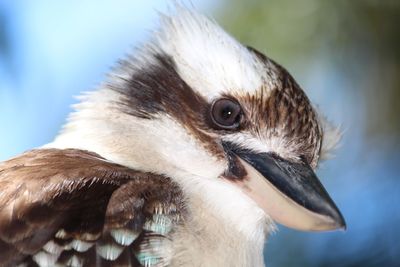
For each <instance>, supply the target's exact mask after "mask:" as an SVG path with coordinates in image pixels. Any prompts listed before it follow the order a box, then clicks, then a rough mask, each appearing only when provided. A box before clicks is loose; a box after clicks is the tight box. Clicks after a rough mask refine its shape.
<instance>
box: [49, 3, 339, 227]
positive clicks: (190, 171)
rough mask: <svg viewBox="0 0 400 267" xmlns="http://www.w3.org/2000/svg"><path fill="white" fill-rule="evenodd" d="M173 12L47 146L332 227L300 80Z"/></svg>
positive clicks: (196, 19) (318, 126) (200, 19)
mask: <svg viewBox="0 0 400 267" xmlns="http://www.w3.org/2000/svg"><path fill="white" fill-rule="evenodd" d="M176 13H177V14H175V15H172V16H168V15H162V16H161V21H162V23H161V27H160V30H159V31H157V32H156V33H155V34H154V36H153V40H151V41H150V42H148V43H147V44H146V45H144V46H143V47H142V48H141V49H139V50H138V51H137V52H136V55H135V56H130V57H128V58H127V59H125V60H122V61H121V64H120V67H119V68H117V69H116V70H115V71H114V73H113V74H112V75H111V78H110V80H109V81H108V82H107V83H105V84H104V85H103V86H102V88H100V90H98V91H95V92H93V93H89V94H88V95H86V96H85V97H84V100H83V101H82V103H80V104H78V105H77V106H76V108H77V112H76V113H74V114H73V115H72V116H71V118H70V123H68V124H67V126H66V127H65V130H64V132H63V133H62V134H61V135H60V136H59V137H58V138H57V139H56V141H55V143H54V144H58V146H65V147H71V146H75V147H78V148H84V149H89V150H94V151H95V152H97V153H100V154H101V155H102V156H104V157H106V158H108V159H111V160H113V161H116V162H117V163H121V164H124V165H128V166H130V167H132V168H136V169H140V170H143V171H151V172H155V173H161V174H165V175H168V176H170V177H172V178H174V179H177V180H178V182H180V183H181V184H183V185H184V187H185V188H192V189H193V188H195V190H204V194H207V192H212V193H210V194H209V195H213V196H209V198H215V199H216V198H218V197H219V196H218V195H221V196H222V195H224V194H225V193H226V192H228V191H229V192H234V194H236V195H235V199H227V198H225V199H223V201H224V202H225V203H226V202H232V201H234V200H238V201H239V200H240V199H245V200H243V201H250V202H251V203H254V205H255V206H256V207H257V208H258V209H261V210H262V211H263V212H265V214H266V215H267V216H270V217H271V218H272V219H274V220H276V221H277V222H280V223H282V224H284V225H287V226H289V227H293V228H296V229H301V230H315V231H319V230H332V229H337V228H343V227H344V225H345V223H344V220H343V217H342V215H341V214H340V212H339V210H338V209H337V207H336V206H335V204H334V202H333V201H332V200H331V198H330V197H329V195H328V194H327V192H326V191H325V189H324V187H323V186H322V184H321V183H320V182H319V180H318V178H317V176H316V174H315V172H314V170H315V168H316V167H317V164H318V161H319V159H320V157H321V153H323V150H324V141H325V139H326V136H327V135H328V133H326V132H325V131H324V127H323V122H322V119H321V117H320V116H319V115H318V114H317V113H316V110H315V109H314V108H313V106H312V105H311V103H310V101H309V99H308V98H307V96H306V95H305V93H304V92H303V90H302V89H301V88H300V86H299V85H298V84H297V83H296V81H295V80H294V79H293V77H292V76H291V75H290V74H289V73H288V72H287V71H286V70H285V69H284V68H283V67H282V66H280V65H279V64H277V63H275V62H274V61H273V60H271V59H269V58H268V57H266V56H265V55H263V54H262V53H260V52H258V51H257V50H255V49H253V48H250V47H246V46H244V45H242V44H241V43H239V42H238V41H236V40H235V39H234V38H233V37H231V36H230V35H228V34H227V33H226V32H225V31H223V30H222V29H221V28H220V27H219V26H218V25H217V24H216V23H214V22H213V21H212V20H209V19H208V18H206V17H205V16H203V15H200V14H198V13H196V12H194V11H191V10H187V9H184V8H179V7H178V8H177V11H176ZM60 144H61V145H60ZM200 185H201V187H199V186H200ZM200 188H201V189H200ZM211 188H214V189H215V190H214V189H213V190H214V191H211V190H212V189H211ZM188 190H189V189H188ZM229 196H230V197H232V196H233V194H230V195H229Z"/></svg>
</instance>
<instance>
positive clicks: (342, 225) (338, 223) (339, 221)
mask: <svg viewBox="0 0 400 267" xmlns="http://www.w3.org/2000/svg"><path fill="white" fill-rule="evenodd" d="M331 218H332V220H333V221H334V222H335V229H337V230H342V231H346V230H347V224H346V221H345V219H344V217H343V215H342V213H341V212H340V211H339V209H337V208H336V209H335V212H334V213H333V214H332V216H331Z"/></svg>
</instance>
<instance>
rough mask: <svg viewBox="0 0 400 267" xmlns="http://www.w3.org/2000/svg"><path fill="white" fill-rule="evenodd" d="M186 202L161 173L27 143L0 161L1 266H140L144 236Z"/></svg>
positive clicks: (161, 232) (157, 232)
mask: <svg viewBox="0 0 400 267" xmlns="http://www.w3.org/2000/svg"><path fill="white" fill-rule="evenodd" d="M183 210H184V208H183V205H182V194H181V192H180V190H179V188H178V187H177V186H176V185H175V184H174V183H172V182H171V180H170V179H168V178H166V177H164V176H160V175H154V174H150V173H143V172H138V171H135V170H132V169H130V168H127V167H124V166H121V165H118V164H114V163H112V162H109V161H107V160H105V159H103V158H102V157H100V156H99V155H97V154H94V153H91V152H87V151H82V150H76V149H65V150H58V149H40V150H32V151H30V152H27V153H25V154H23V155H21V156H19V157H17V158H14V159H11V160H9V161H6V162H3V163H0V266H14V265H16V264H17V263H21V262H25V263H27V264H28V265H31V264H33V263H34V262H36V263H38V265H39V266H40V265H50V263H57V264H61V265H65V266H70V265H77V266H79V265H80V266H103V265H104V266H108V265H110V264H111V265H113V264H116V263H118V264H119V265H121V264H122V265H124V266H140V263H142V264H144V263H146V260H149V258H148V255H149V253H151V249H154V248H150V249H147V247H148V246H149V238H150V237H151V236H161V237H162V236H165V235H167V234H168V233H169V232H170V231H171V225H172V226H173V225H176V224H177V223H179V221H180V220H181V215H182V213H181V212H182V211H183ZM160 216H164V217H161V219H160ZM152 244H154V242H153V241H152ZM146 246H147V247H146ZM146 249H147V250H146ZM143 251H144V252H146V253H147V254H146V255H147V256H145V257H144V256H143V254H140V253H141V252H143ZM155 256H157V255H155ZM146 257H147V258H146ZM150 260H151V261H152V262H154V263H155V265H157V262H158V263H159V265H160V264H161V263H162V262H163V261H162V259H158V261H155V260H154V258H151V259H150ZM155 265H154V266H155ZM149 266H150V265H149Z"/></svg>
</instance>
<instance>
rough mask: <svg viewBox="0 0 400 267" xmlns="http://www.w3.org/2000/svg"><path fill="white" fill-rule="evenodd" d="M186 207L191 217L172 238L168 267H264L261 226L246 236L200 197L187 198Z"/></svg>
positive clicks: (263, 236) (260, 224) (199, 195)
mask: <svg viewBox="0 0 400 267" xmlns="http://www.w3.org/2000/svg"><path fill="white" fill-rule="evenodd" d="M188 207H189V209H190V211H189V212H190V216H188V219H187V220H185V222H184V224H183V225H182V226H181V227H180V228H179V230H178V231H177V232H176V233H175V236H174V237H173V240H174V241H173V243H172V250H173V255H174V256H173V257H172V262H171V266H256V267H259V266H264V260H263V247H264V242H265V233H264V229H265V225H262V222H259V223H258V224H256V225H253V229H254V234H253V235H251V236H249V235H248V233H245V232H243V231H241V230H240V229H237V227H236V226H235V225H234V224H233V223H232V221H230V220H229V219H228V218H222V217H221V214H216V212H215V209H214V210H213V209H212V208H211V207H210V204H209V203H207V201H206V200H205V199H204V196H202V195H201V194H200V193H199V194H197V195H192V196H191V197H190V198H189V201H188ZM257 232H258V234H256V233H257ZM199 263H201V264H200V265H199Z"/></svg>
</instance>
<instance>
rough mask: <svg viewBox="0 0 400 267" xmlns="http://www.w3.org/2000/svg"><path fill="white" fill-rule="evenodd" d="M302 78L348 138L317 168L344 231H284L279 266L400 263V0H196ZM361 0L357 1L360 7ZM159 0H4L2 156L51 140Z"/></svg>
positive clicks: (273, 247) (152, 17)
mask: <svg viewBox="0 0 400 267" xmlns="http://www.w3.org/2000/svg"><path fill="white" fill-rule="evenodd" d="M192 2H193V4H194V5H195V6H196V7H197V8H198V9H200V10H202V11H204V12H206V13H208V14H209V15H213V16H214V17H215V18H216V20H217V21H219V22H220V23H221V24H222V25H223V26H224V27H225V28H226V29H228V31H229V32H231V33H233V35H234V36H236V37H237V38H238V39H239V40H241V41H243V42H244V43H246V44H248V45H251V46H254V47H256V48H257V49H259V50H261V51H263V52H265V53H266V54H267V55H268V56H270V57H272V58H273V59H275V60H276V61H278V62H280V63H282V64H283V65H284V66H285V67H287V68H288V69H289V71H290V72H291V73H292V74H293V75H294V77H295V78H296V79H297V81H298V82H299V83H300V85H301V86H302V87H303V89H304V90H305V91H306V92H307V94H308V95H309V96H310V98H311V99H312V100H313V102H314V103H316V104H317V105H318V107H319V109H321V110H322V111H323V112H324V113H325V114H326V115H327V116H328V118H330V119H331V120H332V121H333V122H335V123H336V124H340V125H342V128H343V129H344V138H343V140H342V142H341V146H340V147H339V149H338V150H337V153H336V156H335V157H334V158H333V159H332V160H329V161H327V162H325V163H323V164H322V166H321V168H320V170H319V171H318V173H319V176H320V177H322V181H323V183H324V184H325V185H326V187H327V189H328V191H329V192H330V193H331V196H332V197H333V199H334V200H335V201H336V202H337V204H338V206H339V207H340V209H341V210H342V212H343V214H344V216H345V218H346V220H347V224H348V230H347V231H346V232H332V233H319V234H316V233H302V232H297V231H292V230H289V229H286V228H284V227H280V231H279V232H278V234H276V235H273V236H272V237H271V238H270V239H269V241H268V245H267V247H266V253H265V254H266V262H267V263H268V266H269V267H275V266H400V242H399V240H400V207H399V206H400V180H399V178H400V177H399V173H400V172H399V171H400V167H399V164H400V149H399V148H400V145H399V143H400V142H399V139H400V137H399V136H400V135H399V132H400V126H399V125H400V118H399V111H400V105H399V101H400V42H399V39H400V30H399V25H400V4H399V3H400V1H389V0H388V1H372V0H371V1H368V0H364V1H362V0H358V1H343V0H340V1H317V0H299V1H293V0H292V1H289V0H282V1H278V0H269V1H261V0H258V1H257V0H250V1H238V0H237V1H235V0H232V1H228V0H226V1H223V0H220V1H212V0H208V1H194V0H192ZM350 2H351V3H350ZM156 10H160V11H165V10H167V2H166V1H165V0H154V1H133V0H118V1H111V0H109V1H94V0H91V1H78V0H72V1H50V0H37V1H22V0H16V1H0V125H2V128H1V135H0V136H1V138H0V160H5V159H7V158H9V157H11V156H13V155H16V154H18V153H20V152H23V151H25V150H28V149H31V148H33V147H37V146H41V145H43V144H45V143H47V142H49V141H51V140H52V139H53V138H54V136H55V135H56V134H57V132H58V130H59V129H60V127H61V125H62V124H63V123H64V122H65V118H66V116H67V114H68V113H69V112H70V111H71V109H70V105H71V104H72V103H75V102H76V101H75V100H74V98H73V96H76V95H78V94H79V92H82V91H87V90H92V89H95V88H96V86H97V85H98V84H99V83H100V82H101V81H102V80H103V79H104V78H105V74H106V73H107V72H108V71H109V70H110V68H111V67H112V66H113V65H114V64H115V62H116V61H117V60H118V59H119V58H121V57H123V56H124V55H125V54H126V53H127V52H129V51H131V49H132V48H133V47H134V46H135V45H138V44H139V43H140V42H143V41H145V40H146V38H147V37H148V36H149V35H150V30H151V29H154V28H155V27H156V26H157V12H156Z"/></svg>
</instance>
